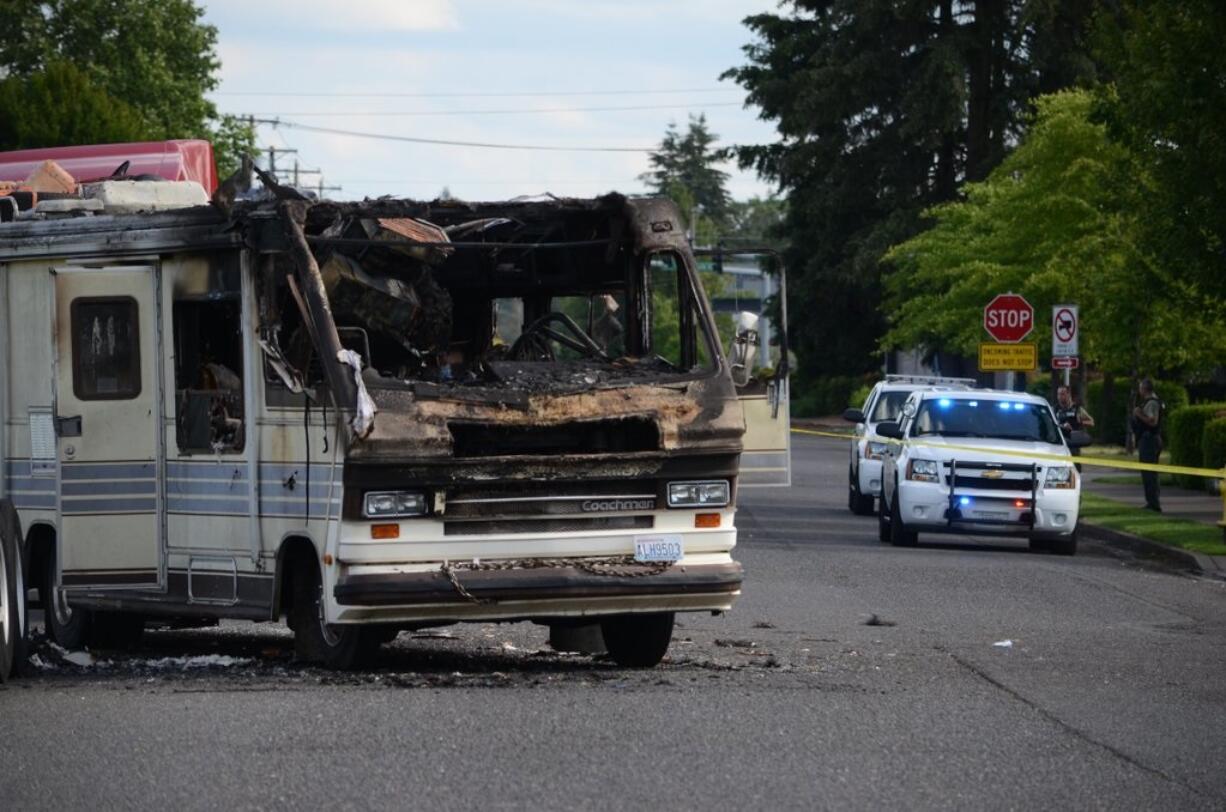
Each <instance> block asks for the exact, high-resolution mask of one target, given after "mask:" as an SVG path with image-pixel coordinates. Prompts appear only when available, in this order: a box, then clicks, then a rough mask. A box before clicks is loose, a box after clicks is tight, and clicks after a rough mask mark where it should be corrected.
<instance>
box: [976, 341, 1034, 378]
mask: <svg viewBox="0 0 1226 812" xmlns="http://www.w3.org/2000/svg"><path fill="white" fill-rule="evenodd" d="M1038 367H1039V348H1038V345H1037V344H992V343H988V342H984V343H981V344H980V345H979V371H980V372H1029V371H1031V370H1033V369H1038Z"/></svg>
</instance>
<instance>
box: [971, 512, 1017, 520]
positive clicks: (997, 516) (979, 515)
mask: <svg viewBox="0 0 1226 812" xmlns="http://www.w3.org/2000/svg"><path fill="white" fill-rule="evenodd" d="M971 515H973V516H974V517H975V518H976V519H993V520H1004V519H1008V518H1009V514H1008V513H1007V512H1005V511H1003V510H976V511H973V512H972V514H971Z"/></svg>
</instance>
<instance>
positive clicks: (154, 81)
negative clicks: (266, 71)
mask: <svg viewBox="0 0 1226 812" xmlns="http://www.w3.org/2000/svg"><path fill="white" fill-rule="evenodd" d="M203 14H204V12H203V11H202V9H201V8H200V7H199V6H197V4H196V3H195V2H193V0H0V75H3V76H5V77H6V79H16V80H26V81H28V82H30V83H31V86H30V87H29V88H27V89H26V90H25V91H24V92H25V93H27V94H37V93H39V92H41V91H40V90H39V88H45V87H47V86H49V84H50V85H54V84H55V83H56V82H63V81H65V77H66V76H67V73H66V72H65V71H64V70H63V68H62V67H57V66H58V65H62V64H63V63H67V64H70V65H71V66H73V67H74V68H75V69H76V70H77V71H78V72H80V73H81V74H83V75H84V77H86V78H87V81H88V82H89V85H90V87H91V88H92V90H91V91H90V93H89V94H87V97H79V96H76V95H64V96H61V97H59V98H58V100H57V104H56V106H57V107H58V108H60V112H59V113H56V112H49V110H50V108H42V109H37V108H36V109H37V112H38V113H39V114H47V115H48V116H49V117H50V118H51V119H52V120H54V121H62V122H65V124H64V128H63V129H60V130H58V131H57V130H55V129H53V128H51V127H43V128H42V135H43V136H45V138H46V139H47V140H48V141H49V142H50V143H54V144H55V145H69V144H80V143H94V142H97V141H99V140H109V141H113V140H118V139H119V136H118V135H114V136H111V135H107V134H108V133H112V132H119V131H115V130H112V129H108V128H109V127H110V126H111V125H110V124H106V125H105V126H102V127H101V129H99V130H95V129H91V127H90V126H88V125H86V124H85V123H84V122H80V121H78V120H77V119H82V118H85V117H86V116H88V115H91V114H92V113H94V112H96V106H97V104H96V102H97V99H98V98H99V96H98V93H99V92H101V93H103V94H105V95H106V96H109V97H110V98H111V99H112V100H114V102H113V103H115V104H117V105H119V106H121V107H122V108H123V109H125V110H127V111H130V112H131V113H132V114H134V115H135V116H136V117H137V118H138V119H139V120H140V123H141V126H140V127H139V128H138V129H139V134H138V135H129V136H123V137H124V138H128V137H135V138H138V139H139V138H145V139H163V138H209V139H211V140H215V141H216V144H215V146H216V147H217V154H218V168H219V170H220V171H221V172H222V173H223V174H225V173H227V170H230V169H232V168H234V167H235V166H236V165H237V153H236V152H234V150H237V149H242V148H244V147H246V146H251V147H253V146H254V133H251V132H250V131H249V128H247V127H246V125H245V124H243V123H242V122H240V121H237V120H234V119H232V118H229V117H221V116H218V114H217V110H216V107H215V106H214V105H213V103H212V102H210V101H209V100H208V99H207V98H206V96H205V94H206V93H208V92H209V91H211V90H213V89H215V88H216V87H217V78H216V71H217V69H218V68H219V67H220V62H219V61H218V59H217V53H216V44H217V29H216V28H214V27H213V26H211V25H206V24H205V23H203V22H202V17H203ZM77 105H82V106H81V108H80V109H78V108H77ZM12 114H14V111H12V110H7V109H6V110H0V116H3V115H12ZM17 114H21V113H20V112H18V113H17ZM120 115H121V116H124V115H126V113H121V114H120ZM244 130H247V132H245V133H244ZM123 132H130V130H124V131H123ZM100 136H101V137H100ZM13 146H14V145H13V144H11V143H9V142H7V141H5V142H0V149H10V148H13Z"/></svg>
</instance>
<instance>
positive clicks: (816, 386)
mask: <svg viewBox="0 0 1226 812" xmlns="http://www.w3.org/2000/svg"><path fill="white" fill-rule="evenodd" d="M865 384H866V380H865V377H864V376H863V375H827V376H826V377H824V378H819V379H818V380H816V381H805V382H801V383H798V385H797V386H796V390H797V391H796V394H795V396H794V397H793V398H792V415H793V416H794V417H825V416H827V415H834V414H842V413H843V410H844V409H846V408H847V407H849V406H854V407H856V408H857V409H858V408H860V407H861V406H863V405H864V397H861V398H860V400H858V401H857V400H855V395H856V394H857V391H858V390H859V389H860V388H861V387H863V386H864V385H865ZM870 385H871V384H870ZM865 394H866V395H867V392H865Z"/></svg>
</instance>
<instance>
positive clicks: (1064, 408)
mask: <svg viewBox="0 0 1226 812" xmlns="http://www.w3.org/2000/svg"><path fill="white" fill-rule="evenodd" d="M1056 422H1057V423H1059V424H1060V430H1061V431H1063V432H1064V436H1065V437H1068V436H1069V435H1070V434H1072V433H1073V432H1075V431H1089V430H1090V429H1092V428H1094V418H1092V417H1090V413H1089V412H1087V411H1086V410H1085V409H1084V408H1082V406H1081V404H1079V403H1074V402H1073V393H1072V392H1070V391H1069V388H1068V387H1067V386H1060V387H1057V388H1056ZM1069 450H1070V451H1071V452H1072V454H1073V456H1074V457H1077V456H1080V455H1081V449H1080V448H1072V449H1069Z"/></svg>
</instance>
